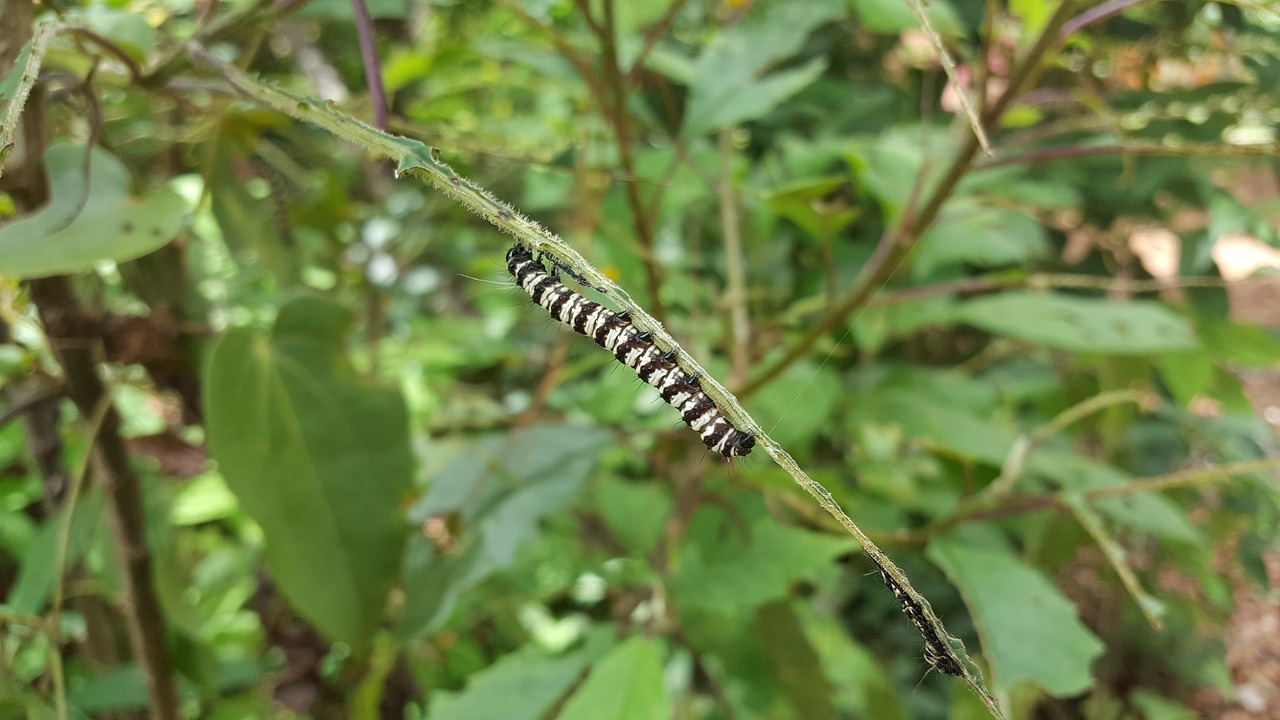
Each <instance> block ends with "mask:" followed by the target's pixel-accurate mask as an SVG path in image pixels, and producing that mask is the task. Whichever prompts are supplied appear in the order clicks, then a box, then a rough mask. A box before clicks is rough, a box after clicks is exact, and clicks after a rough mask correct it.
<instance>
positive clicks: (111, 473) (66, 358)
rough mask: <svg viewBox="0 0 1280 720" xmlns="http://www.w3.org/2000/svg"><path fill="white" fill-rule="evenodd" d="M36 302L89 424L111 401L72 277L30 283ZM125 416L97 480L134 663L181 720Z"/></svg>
mask: <svg viewBox="0 0 1280 720" xmlns="http://www.w3.org/2000/svg"><path fill="white" fill-rule="evenodd" d="M30 287H31V298H32V300H33V302H34V303H35V305H36V308H37V310H38V311H39V315H40V320H41V322H42V323H43V324H44V329H45V333H46V335H47V337H48V339H49V344H50V347H51V349H52V350H53V352H54V355H55V357H57V358H58V361H59V364H60V365H61V366H62V369H63V377H64V378H65V379H66V385H67V394H68V395H69V396H70V397H71V400H72V401H73V402H74V403H75V404H76V407H77V408H79V410H80V414H81V416H82V417H85V418H92V417H94V415H95V413H96V412H97V411H98V407H99V403H102V402H103V399H104V397H105V396H106V395H107V392H106V388H105V387H104V385H103V384H102V380H101V379H100V378H99V377H98V374H97V362H96V354H95V348H96V346H97V341H96V340H94V335H93V329H92V326H91V325H90V324H89V323H88V320H87V318H86V316H85V315H84V311H83V309H82V308H81V306H80V304H79V301H78V300H77V299H76V297H75V295H74V293H73V291H72V289H71V282H70V280H69V278H67V277H65V276H55V277H50V278H43V279H40V280H33V281H31V285H30ZM120 426H121V421H120V416H119V414H118V413H116V412H115V409H114V408H112V407H110V405H109V404H108V407H107V409H106V411H105V412H104V413H103V419H102V422H101V430H100V432H99V433H98V442H97V443H96V444H95V446H94V447H93V448H92V450H91V455H92V458H93V464H94V470H95V473H94V474H95V476H96V477H97V478H99V480H100V482H101V483H102V486H103V489H104V491H105V493H104V494H105V496H106V500H107V507H108V509H109V513H108V515H109V517H110V520H111V526H112V531H113V533H112V534H113V536H114V539H115V545H116V555H117V557H118V558H119V560H120V563H121V565H122V573H121V577H122V580H123V582H122V590H123V599H124V606H125V612H124V616H125V619H126V621H127V626H128V629H129V639H130V645H131V646H132V648H133V654H134V658H135V660H136V661H137V663H138V666H139V667H140V668H141V669H142V672H143V676H144V677H145V678H146V683H147V692H148V695H149V696H150V699H151V716H152V718H154V720H177V718H178V717H179V711H178V693H177V686H176V685H175V683H174V673H173V662H172V659H171V658H170V656H169V647H168V645H167V642H166V634H167V631H166V629H165V620H164V613H163V611H162V609H161V607H160V601H159V598H158V597H157V596H156V593H155V586H154V583H153V581H152V573H151V551H150V550H149V549H148V547H147V540H146V533H145V529H144V512H143V502H142V486H141V482H140V481H139V479H138V476H137V474H136V473H135V472H134V470H133V466H132V465H131V464H130V461H129V452H128V449H127V448H126V447H125V444H124V438H123V437H122V436H121V435H120Z"/></svg>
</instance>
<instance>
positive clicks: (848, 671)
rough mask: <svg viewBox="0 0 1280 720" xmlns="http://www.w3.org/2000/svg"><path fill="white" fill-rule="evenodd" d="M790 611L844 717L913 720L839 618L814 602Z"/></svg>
mask: <svg viewBox="0 0 1280 720" xmlns="http://www.w3.org/2000/svg"><path fill="white" fill-rule="evenodd" d="M791 609H792V611H793V612H795V613H796V615H797V617H798V619H799V621H800V623H801V625H802V627H803V629H804V633H805V635H806V637H807V638H808V642H809V644H810V645H811V646H812V648H813V650H814V652H816V653H817V655H818V659H819V667H820V668H821V672H822V675H823V676H824V677H825V678H826V679H827V682H828V683H830V684H831V686H832V687H833V688H834V691H833V693H832V702H833V703H835V705H836V709H837V710H839V711H840V712H841V713H843V715H842V716H841V717H873V718H877V719H878V720H907V718H908V717H910V716H909V715H907V713H906V711H905V710H904V709H903V708H902V705H901V702H900V701H899V699H898V697H897V695H896V694H895V693H894V692H893V688H892V687H891V686H890V684H889V680H888V679H887V678H886V677H885V672H884V669H883V667H882V666H881V664H880V662H879V661H878V660H877V659H876V657H875V656H874V655H872V654H871V652H870V651H869V650H867V649H866V648H864V647H862V646H861V645H858V644H857V643H855V642H854V641H853V639H852V638H851V637H850V636H849V633H848V632H847V631H846V629H845V628H844V627H842V626H841V624H840V621H839V620H838V619H837V618H835V617H833V616H832V615H831V614H830V613H827V612H823V611H821V610H819V609H817V608H815V607H814V606H813V604H811V603H804V604H801V603H793V604H792V606H791ZM957 685H958V684H957ZM966 694H969V693H966ZM984 712H985V711H984Z"/></svg>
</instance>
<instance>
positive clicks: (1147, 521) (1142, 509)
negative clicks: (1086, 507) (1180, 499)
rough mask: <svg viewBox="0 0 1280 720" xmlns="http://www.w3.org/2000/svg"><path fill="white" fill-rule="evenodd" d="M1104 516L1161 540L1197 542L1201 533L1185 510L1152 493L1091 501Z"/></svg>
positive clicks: (1200, 537) (1203, 540)
mask: <svg viewBox="0 0 1280 720" xmlns="http://www.w3.org/2000/svg"><path fill="white" fill-rule="evenodd" d="M1094 507H1096V508H1097V509H1098V510H1099V511H1100V512H1102V513H1103V514H1104V515H1106V516H1107V517H1109V518H1111V519H1112V520H1115V521H1116V522H1118V523H1122V524H1124V525H1127V526H1129V527H1131V528H1135V529H1138V530H1143V531H1146V532H1149V533H1151V534H1152V535H1155V536H1156V537H1159V538H1163V539H1165V540H1175V541H1178V542H1183V543H1190V544H1199V543H1203V542H1205V539H1204V536H1203V535H1201V533H1200V531H1199V530H1197V529H1196V528H1195V526H1194V525H1192V524H1191V521H1190V520H1188V519H1187V514H1186V512H1185V511H1183V510H1182V509H1181V508H1179V507H1178V506H1177V505H1176V504H1174V503H1173V502H1172V501H1170V500H1169V499H1167V498H1165V497H1162V496H1160V495H1155V494H1142V495H1126V496H1124V497H1118V498H1110V499H1107V500H1102V501H1099V502H1097V503H1094Z"/></svg>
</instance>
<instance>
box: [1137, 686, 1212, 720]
mask: <svg viewBox="0 0 1280 720" xmlns="http://www.w3.org/2000/svg"><path fill="white" fill-rule="evenodd" d="M1129 702H1131V703H1133V706H1134V707H1135V708H1137V710H1138V712H1140V713H1142V717H1143V718H1144V720H1195V719H1196V718H1198V717H1200V714H1199V713H1197V712H1196V711H1195V710H1192V709H1191V708H1189V707H1187V706H1185V705H1180V704H1178V703H1176V702H1174V701H1172V700H1170V699H1168V698H1166V697H1162V696H1160V695H1157V694H1155V693H1153V692H1151V691H1150V690H1136V691H1134V692H1132V693H1130V694H1129Z"/></svg>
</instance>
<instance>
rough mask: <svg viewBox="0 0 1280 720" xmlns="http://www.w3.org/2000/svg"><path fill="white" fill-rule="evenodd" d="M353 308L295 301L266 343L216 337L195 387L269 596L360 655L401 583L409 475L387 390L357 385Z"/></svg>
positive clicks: (404, 434) (243, 333)
mask: <svg viewBox="0 0 1280 720" xmlns="http://www.w3.org/2000/svg"><path fill="white" fill-rule="evenodd" d="M351 319H352V316H351V313H350V312H349V311H348V310H346V309H344V308H341V307H338V306H336V305H333V304H331V303H329V302H327V301H324V300H319V299H315V298H308V297H302V298H298V299H296V300H293V301H291V302H289V303H288V304H286V305H285V306H284V307H283V308H281V310H280V315H279V317H278V318H277V320H276V323H275V326H274V328H273V329H272V332H271V334H270V335H266V334H263V333H260V332H256V331H252V330H247V329H241V330H232V331H231V332H228V333H227V334H226V335H225V336H224V337H223V338H222V339H221V340H220V341H219V342H218V344H217V346H216V347H215V348H214V350H213V354H212V359H211V361H210V363H209V371H208V375H207V379H206V383H205V407H206V408H207V416H208V431H209V447H210V450H211V455H212V456H213V457H214V458H216V459H217V461H218V467H219V469H220V470H221V472H222V474H223V477H224V478H225V479H226V481H227V486H228V487H229V488H230V489H231V491H232V492H233V493H235V495H236V498H237V499H238V500H239V501H240V505H241V506H242V507H243V508H244V510H245V512H246V513H248V514H249V516H250V517H252V518H253V519H254V520H256V521H257V523H258V524H259V525H260V526H262V531H263V535H264V536H265V540H266V558H267V564H268V566H269V568H270V570H271V573H272V576H273V577H274V578H275V580H276V582H277V583H278V585H279V587H280V590H281V592H282V593H283V594H284V595H285V597H287V598H288V599H289V601H290V602H291V603H293V605H294V606H295V607H297V608H298V610H299V611H300V612H301V613H302V614H303V615H305V616H306V617H307V618H308V619H310V620H311V621H313V622H314V623H315V624H316V625H317V626H318V627H319V628H320V629H321V630H322V631H323V632H324V633H325V634H326V635H328V636H329V637H331V638H334V639H337V640H342V641H344V642H347V643H349V644H350V645H352V646H353V647H357V648H359V647H363V646H364V644H365V643H366V642H367V641H368V639H369V638H370V637H371V635H372V633H373V632H374V631H375V630H376V629H377V628H378V626H379V624H380V622H381V620H382V613H383V608H384V605H385V603H386V598H387V592H388V591H389V590H390V589H391V586H392V585H393V584H394V583H395V580H396V578H397V577H398V576H399V571H400V560H401V552H402V550H403V547H404V539H405V535H406V533H407V530H408V526H407V524H406V523H405V522H404V519H403V516H402V511H401V509H400V503H401V500H402V498H403V495H404V493H405V492H407V491H408V488H409V482H410V479H411V476H412V471H413V458H412V456H411V455H410V452H409V440H408V419H407V417H406V412H405V407H404V402H403V400H402V399H401V397H400V394H399V392H397V391H394V390H387V389H382V388H377V387H372V386H370V385H368V384H367V383H365V382H363V381H362V380H360V379H359V378H357V377H356V376H355V373H354V372H353V371H352V370H351V368H350V367H349V365H348V363H347V360H346V358H345V357H344V356H343V354H342V349H343V348H342V345H343V340H344V335H345V333H346V331H347V329H348V327H349V326H350V324H351Z"/></svg>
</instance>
